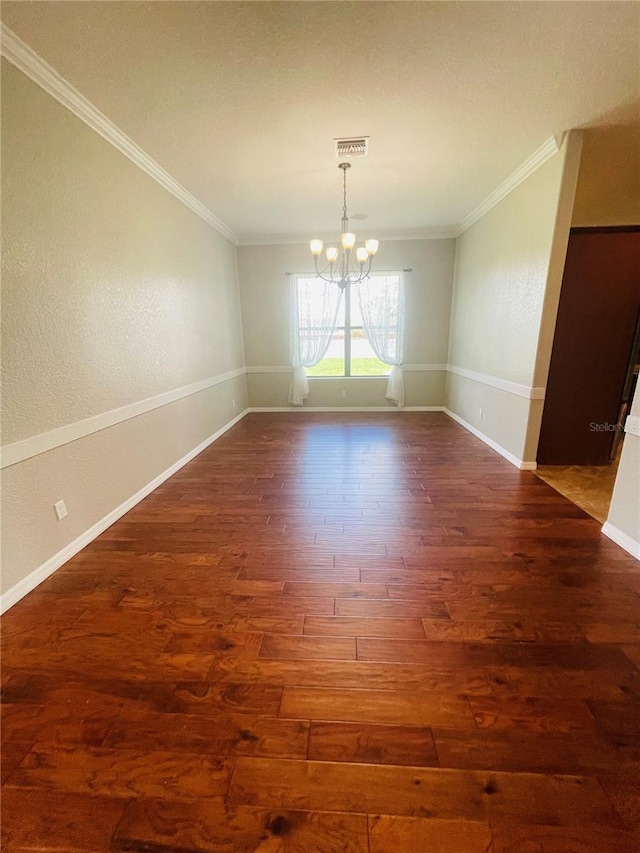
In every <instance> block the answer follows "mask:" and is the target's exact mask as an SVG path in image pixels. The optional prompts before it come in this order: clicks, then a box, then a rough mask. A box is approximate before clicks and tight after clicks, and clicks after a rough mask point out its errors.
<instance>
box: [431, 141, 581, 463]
mask: <svg viewBox="0 0 640 853" xmlns="http://www.w3.org/2000/svg"><path fill="white" fill-rule="evenodd" d="M579 159H580V139H579V136H575V135H569V136H568V137H567V139H566V140H565V143H564V145H563V147H562V148H561V150H560V151H559V152H558V153H556V154H555V155H553V156H552V157H550V158H549V159H548V160H547V161H546V162H545V163H544V164H543V165H542V166H540V168H539V169H537V171H535V172H534V173H533V174H532V175H530V176H529V177H528V178H527V179H526V180H525V181H523V182H522V183H521V184H520V185H519V186H518V187H516V188H515V189H514V190H513V191H512V192H511V193H510V194H509V195H508V196H506V198H504V199H503V200H502V201H501V202H499V203H498V204H497V205H496V206H495V207H493V208H492V209H491V210H490V211H488V212H487V213H486V214H485V215H484V216H483V217H482V218H481V219H479V220H478V221H477V222H476V223H475V224H473V225H472V226H471V227H470V228H469V229H468V230H466V231H465V232H464V233H463V234H462V235H461V236H460V237H459V238H458V240H457V245H456V271H455V283H454V293H453V305H452V312H451V334H450V344H449V364H450V365H452V366H454V367H458V368H462V369H463V370H467V371H473V372H474V373H476V374H483V379H484V381H480V379H479V378H472V377H461V376H458V375H455V374H452V373H450V374H449V375H448V377H447V408H448V409H450V410H451V411H452V412H454V413H455V414H456V415H458V416H459V417H461V418H463V419H464V420H465V421H467V423H469V424H470V425H471V426H472V427H474V428H475V429H477V430H478V431H480V432H482V433H483V434H484V435H486V436H487V437H488V438H489V439H491V440H492V441H494V442H496V443H497V444H499V445H500V446H501V447H503V448H504V449H505V450H506V451H508V452H509V453H510V454H512V455H513V456H515V457H516V459H519V460H523V461H524V462H525V463H527V464H533V463H534V462H535V452H536V449H537V437H538V433H539V429H540V417H541V412H542V401H541V400H540V399H532V398H533V397H535V396H536V395H542V394H543V393H544V391H543V388H544V380H546V369H548V363H549V359H550V355H551V349H550V342H551V340H552V337H553V328H554V326H555V315H556V313H557V298H558V294H559V291H560V283H561V280H562V268H563V265H564V254H565V253H566V245H567V239H568V233H569V226H570V221H571V210H572V206H573V196H574V192H575V180H576V175H577V167H578V163H579ZM549 330H550V331H549ZM539 377H544V380H543V382H542V383H541V384H540V385H537V384H536V383H537V381H538V378H539ZM505 382H506V383H515V385H516V386H518V388H517V390H515V389H514V390H509V386H507V387H506V388H505V387H504V385H505ZM501 385H502V386H503V387H498V386H501ZM533 389H536V390H535V391H534V390H533ZM481 409H482V415H481V414H480V410H481Z"/></svg>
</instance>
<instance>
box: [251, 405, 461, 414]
mask: <svg viewBox="0 0 640 853" xmlns="http://www.w3.org/2000/svg"><path fill="white" fill-rule="evenodd" d="M247 411H249V412H294V413H295V412H307V413H309V412H444V408H443V407H442V406H403V407H402V408H401V409H399V408H398V407H397V406H253V407H252V408H250V409H247Z"/></svg>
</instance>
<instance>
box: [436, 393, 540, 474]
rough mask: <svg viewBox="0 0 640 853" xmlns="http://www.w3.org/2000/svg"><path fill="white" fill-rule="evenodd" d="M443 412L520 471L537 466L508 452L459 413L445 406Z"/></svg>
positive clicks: (530, 469)
mask: <svg viewBox="0 0 640 853" xmlns="http://www.w3.org/2000/svg"><path fill="white" fill-rule="evenodd" d="M442 411H443V412H444V413H445V414H447V415H448V416H449V417H450V418H451V419H452V420H454V421H455V422H456V423H457V424H460V426H462V427H464V428H465V429H466V430H468V431H469V432H470V433H471V434H472V435H475V437H476V438H479V439H480V441H484V443H485V444H487V445H488V446H489V447H490V448H491V449H492V450H495V451H496V453H499V454H500V456H503V457H504V458H505V459H506V460H507V461H508V462H511V464H512V465H515V466H516V468H519V469H520V470H521V471H535V469H536V468H537V467H538V466H537V463H536V462H525V461H524V460H523V459H518V457H517V456H514V454H513V453H510V452H509V451H508V450H505V448H504V447H502V445H501V444H498V442H497V441H494V440H493V439H492V438H489V436H488V435H485V434H484V433H483V432H480V430H479V429H476V428H475V427H474V426H472V425H471V424H470V423H468V421H465V420H464V418H461V417H460V415H456V413H455V412H452V411H451V410H450V409H447V408H446V407H445V408H443V410H442Z"/></svg>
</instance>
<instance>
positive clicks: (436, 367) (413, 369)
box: [402, 364, 449, 373]
mask: <svg viewBox="0 0 640 853" xmlns="http://www.w3.org/2000/svg"><path fill="white" fill-rule="evenodd" d="M402 369H403V370H404V372H405V373H422V372H424V373H446V372H447V370H448V369H449V367H448V365H446V364H403V365H402Z"/></svg>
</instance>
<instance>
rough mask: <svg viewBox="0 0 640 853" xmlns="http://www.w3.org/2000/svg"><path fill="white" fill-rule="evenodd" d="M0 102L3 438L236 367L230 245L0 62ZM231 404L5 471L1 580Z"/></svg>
mask: <svg viewBox="0 0 640 853" xmlns="http://www.w3.org/2000/svg"><path fill="white" fill-rule="evenodd" d="M2 109H3V112H2V190H3V193H2V222H3V293H2V298H3V311H2V325H3V328H2V359H3V368H4V369H3V424H2V426H3V443H4V444H5V445H6V444H9V443H12V442H15V441H19V440H22V439H27V438H30V437H32V436H34V435H37V434H40V433H44V432H47V431H49V430H52V429H54V428H56V427H59V426H62V425H65V424H70V423H74V422H76V421H78V420H82V419H84V418H87V417H89V416H92V415H96V414H100V413H102V412H105V411H108V410H111V409H115V408H119V407H121V406H125V405H127V404H129V403H133V402H136V401H139V400H141V399H145V398H147V397H151V396H155V395H157V394H159V393H162V392H165V391H169V390H171V389H175V388H178V387H181V386H184V385H188V384H191V383H193V382H197V381H199V380H202V379H206V378H207V377H211V376H214V375H216V374H219V373H224V372H226V371H229V370H232V369H234V368H238V367H242V366H243V344H242V329H241V321H240V304H239V297H238V286H237V272H236V252H235V247H234V246H233V245H231V244H230V243H229V242H228V241H227V240H225V239H224V238H223V237H221V236H220V235H219V234H217V233H216V232H215V231H213V230H212V229H211V228H210V227H209V226H208V225H207V224H206V223H204V222H203V221H202V220H200V219H199V218H198V217H197V216H196V215H195V214H193V213H192V212H191V211H190V210H188V209H187V208H186V207H184V206H183V205H182V204H181V203H180V202H179V201H178V200H177V199H176V198H174V197H173V196H172V195H170V194H169V193H168V192H167V191H166V190H164V189H163V188H161V187H160V186H159V185H158V184H156V183H155V182H154V181H153V180H152V179H151V178H150V177H149V176H148V175H146V174H145V173H143V172H142V171H141V170H139V169H138V168H136V167H135V166H134V165H133V164H132V163H131V162H130V161H129V160H128V159H126V158H125V157H124V156H123V155H121V154H120V153H119V152H117V151H116V150H115V149H114V148H113V147H112V146H110V145H109V144H108V143H107V142H106V141H104V140H103V139H102V138H101V137H100V136H98V135H97V134H95V133H94V132H93V131H91V130H90V129H89V128H88V127H87V126H86V125H84V124H83V123H82V122H81V121H80V120H79V119H77V118H76V117H75V116H73V115H72V114H71V113H70V112H68V111H67V110H66V109H64V108H63V107H62V106H61V105H60V104H58V103H57V102H56V101H55V100H53V99H52V98H50V97H49V96H48V95H47V94H45V93H44V92H43V91H42V90H41V89H40V88H38V87H37V86H36V85H35V84H33V83H32V82H31V81H29V80H28V79H27V78H26V77H24V76H23V75H22V74H21V73H20V72H18V71H16V70H15V69H14V68H13V67H12V66H10V65H8V64H6V63H4V64H3V68H2ZM232 399H235V401H236V406H235V409H234V408H233V406H232V405H231V400H232ZM245 406H246V385H245V383H244V378H240V379H239V380H231V381H229V382H226V383H224V384H222V385H219V386H216V387H215V388H212V389H210V390H209V391H206V392H202V393H200V394H197V395H192V396H190V397H187V398H185V399H183V400H180V401H178V402H176V403H172V404H169V405H167V406H164V407H162V408H160V409H157V410H156V411H154V412H152V413H149V414H148V415H144V416H140V417H139V418H136V419H134V420H132V421H128V422H127V424H126V425H124V424H120V425H118V426H115V427H112V428H110V429H108V430H105V431H103V432H101V433H97V434H96V435H94V436H89V437H87V438H85V439H81V440H80V441H76V442H73V443H72V444H70V445H67V446H65V447H64V448H59V449H56V450H52V451H50V452H48V453H46V454H43V455H41V456H36V457H33V458H32V459H30V460H26V461H24V462H22V463H18V464H17V465H15V466H12V467H11V468H9V469H5V472H4V495H3V497H4V508H3V523H4V525H5V532H4V536H3V547H4V561H3V563H4V564H3V580H4V583H5V588H6V587H7V586H11V585H13V584H14V583H16V582H17V581H18V580H20V579H21V578H23V577H24V576H25V575H26V574H28V573H29V572H30V571H32V570H33V569H35V568H36V567H37V566H38V565H40V564H41V563H42V562H43V561H44V560H46V559H47V558H49V557H51V556H53V554H55V553H56V552H57V551H58V550H60V548H62V547H63V546H64V545H66V544H68V543H69V542H70V541H72V540H73V539H74V538H76V537H77V536H78V535H79V534H80V533H82V532H83V531H84V530H85V529H87V528H88V527H89V526H91V525H92V524H94V523H95V522H97V521H98V520H99V519H100V518H102V517H103V516H104V515H106V514H107V513H109V512H110V511H111V510H113V509H114V508H115V506H117V504H118V503H120V502H122V501H123V500H125V499H126V498H127V497H129V496H130V495H131V494H133V493H134V492H136V491H138V490H139V489H140V488H142V487H143V486H144V485H145V484H146V483H147V482H149V481H150V480H151V479H153V477H155V476H156V475H158V474H159V473H160V472H161V471H162V470H164V469H165V468H167V467H168V466H169V465H171V464H172V463H173V462H175V461H177V460H178V459H179V458H180V457H181V456H183V455H184V454H186V453H187V452H188V451H189V450H191V449H192V448H193V447H195V446H196V445H197V444H199V443H200V442H201V441H203V440H204V439H205V438H207V437H208V436H209V435H211V434H212V433H213V432H214V431H215V430H216V429H218V428H219V427H220V426H222V425H223V424H224V423H226V422H228V421H229V420H230V419H231V417H233V415H235V414H238V413H239V412H240V411H241V410H242V409H243V408H244V407H245ZM96 483H100V488H99V489H97V488H96ZM61 498H64V499H65V500H66V501H67V505H68V507H69V517H68V518H67V519H65V520H64V521H63V522H57V521H56V520H55V516H54V514H53V505H52V504H53V501H54V500H59V499H61Z"/></svg>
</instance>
